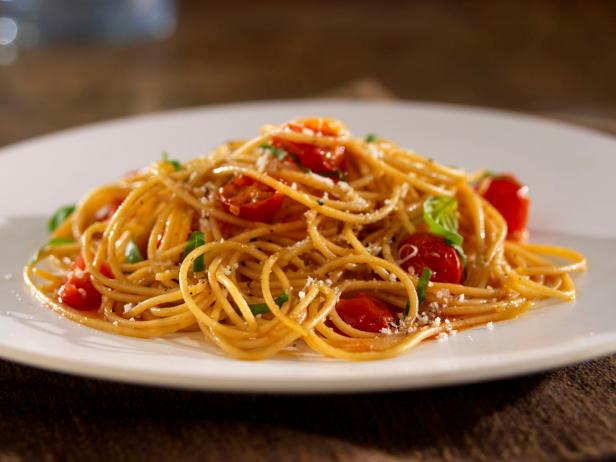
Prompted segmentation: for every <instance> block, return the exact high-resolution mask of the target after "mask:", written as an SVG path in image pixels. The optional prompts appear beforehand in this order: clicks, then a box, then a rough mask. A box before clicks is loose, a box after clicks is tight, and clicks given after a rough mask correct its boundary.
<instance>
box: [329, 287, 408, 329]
mask: <svg viewBox="0 0 616 462" xmlns="http://www.w3.org/2000/svg"><path fill="white" fill-rule="evenodd" d="M336 311H337V312H338V316H340V317H341V318H342V320H343V321H344V322H346V323H347V324H349V325H350V326H351V327H354V328H355V329H358V330H363V331H366V332H380V331H381V329H387V328H388V327H390V326H391V324H392V323H394V322H395V321H396V318H395V317H394V314H393V312H392V311H391V310H390V309H389V308H388V307H387V305H386V304H385V303H383V302H382V301H380V300H378V299H376V298H374V297H371V296H369V295H366V294H359V295H357V296H356V297H353V298H343V299H342V300H340V301H339V302H338V303H337V304H336Z"/></svg>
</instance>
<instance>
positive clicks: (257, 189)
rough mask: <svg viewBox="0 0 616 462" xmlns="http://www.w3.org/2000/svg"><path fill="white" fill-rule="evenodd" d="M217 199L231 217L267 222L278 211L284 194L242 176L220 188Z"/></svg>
mask: <svg viewBox="0 0 616 462" xmlns="http://www.w3.org/2000/svg"><path fill="white" fill-rule="evenodd" d="M218 198H219V200H220V202H221V203H222V205H223V207H224V208H225V210H226V211H227V212H229V213H231V214H232V215H235V216H238V217H240V218H244V219H246V220H255V221H265V222H269V221H271V220H272V218H273V217H274V215H275V214H276V212H278V210H280V207H281V206H282V202H283V200H284V194H282V193H280V192H278V191H276V190H275V189H273V188H270V187H269V186H267V185H266V184H263V183H261V182H260V181H257V180H254V179H252V178H251V177H249V176H246V175H242V176H238V177H237V178H234V179H233V180H231V181H229V182H228V183H227V184H225V185H224V186H223V187H221V188H220V190H219V191H218Z"/></svg>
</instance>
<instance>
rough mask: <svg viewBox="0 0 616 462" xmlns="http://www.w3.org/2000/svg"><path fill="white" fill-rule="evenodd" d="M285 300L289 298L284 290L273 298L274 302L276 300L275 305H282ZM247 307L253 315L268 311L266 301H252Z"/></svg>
mask: <svg viewBox="0 0 616 462" xmlns="http://www.w3.org/2000/svg"><path fill="white" fill-rule="evenodd" d="M287 300H289V294H288V293H287V292H284V293H282V294H281V295H279V296H278V297H276V298H275V299H274V302H276V305H278V306H282V305H284V303H285V302H286V301H287ZM248 308H250V311H251V312H252V314H254V315H257V314H265V313H269V312H270V309H269V306H267V303H254V304H252V305H248Z"/></svg>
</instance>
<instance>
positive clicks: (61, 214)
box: [47, 204, 75, 232]
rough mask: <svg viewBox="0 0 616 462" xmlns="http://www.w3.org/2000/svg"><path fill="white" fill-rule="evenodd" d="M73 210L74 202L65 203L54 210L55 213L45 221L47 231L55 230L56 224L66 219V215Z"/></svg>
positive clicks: (68, 215) (58, 224)
mask: <svg viewBox="0 0 616 462" xmlns="http://www.w3.org/2000/svg"><path fill="white" fill-rule="evenodd" d="M74 211H75V204H71V205H65V206H64V207H60V208H59V209H58V210H56V213H54V214H53V215H52V217H51V218H50V219H49V221H48V222H47V229H48V230H49V232H53V231H55V230H56V229H57V228H58V226H60V225H61V224H62V223H64V222H65V221H66V219H67V218H68V217H70V216H71V214H72V213H73V212H74Z"/></svg>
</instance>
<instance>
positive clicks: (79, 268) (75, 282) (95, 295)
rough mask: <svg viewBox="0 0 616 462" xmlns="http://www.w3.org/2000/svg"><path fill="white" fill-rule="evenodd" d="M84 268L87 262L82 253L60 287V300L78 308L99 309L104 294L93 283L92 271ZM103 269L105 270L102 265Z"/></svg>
mask: <svg viewBox="0 0 616 462" xmlns="http://www.w3.org/2000/svg"><path fill="white" fill-rule="evenodd" d="M84 270H85V262H84V260H83V258H82V257H81V255H80V256H79V257H77V258H76V259H75V262H74V263H73V265H72V267H71V271H69V273H68V275H67V278H66V281H65V282H64V284H62V285H61V286H60V288H59V289H58V300H60V302H61V303H64V304H66V305H69V306H70V307H72V308H75V309H76V310H80V311H89V310H98V309H99V308H100V306H101V300H102V296H101V294H100V293H99V291H98V290H96V287H94V284H92V277H91V275H90V273H88V272H87V271H84ZM101 271H103V267H102V266H101Z"/></svg>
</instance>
